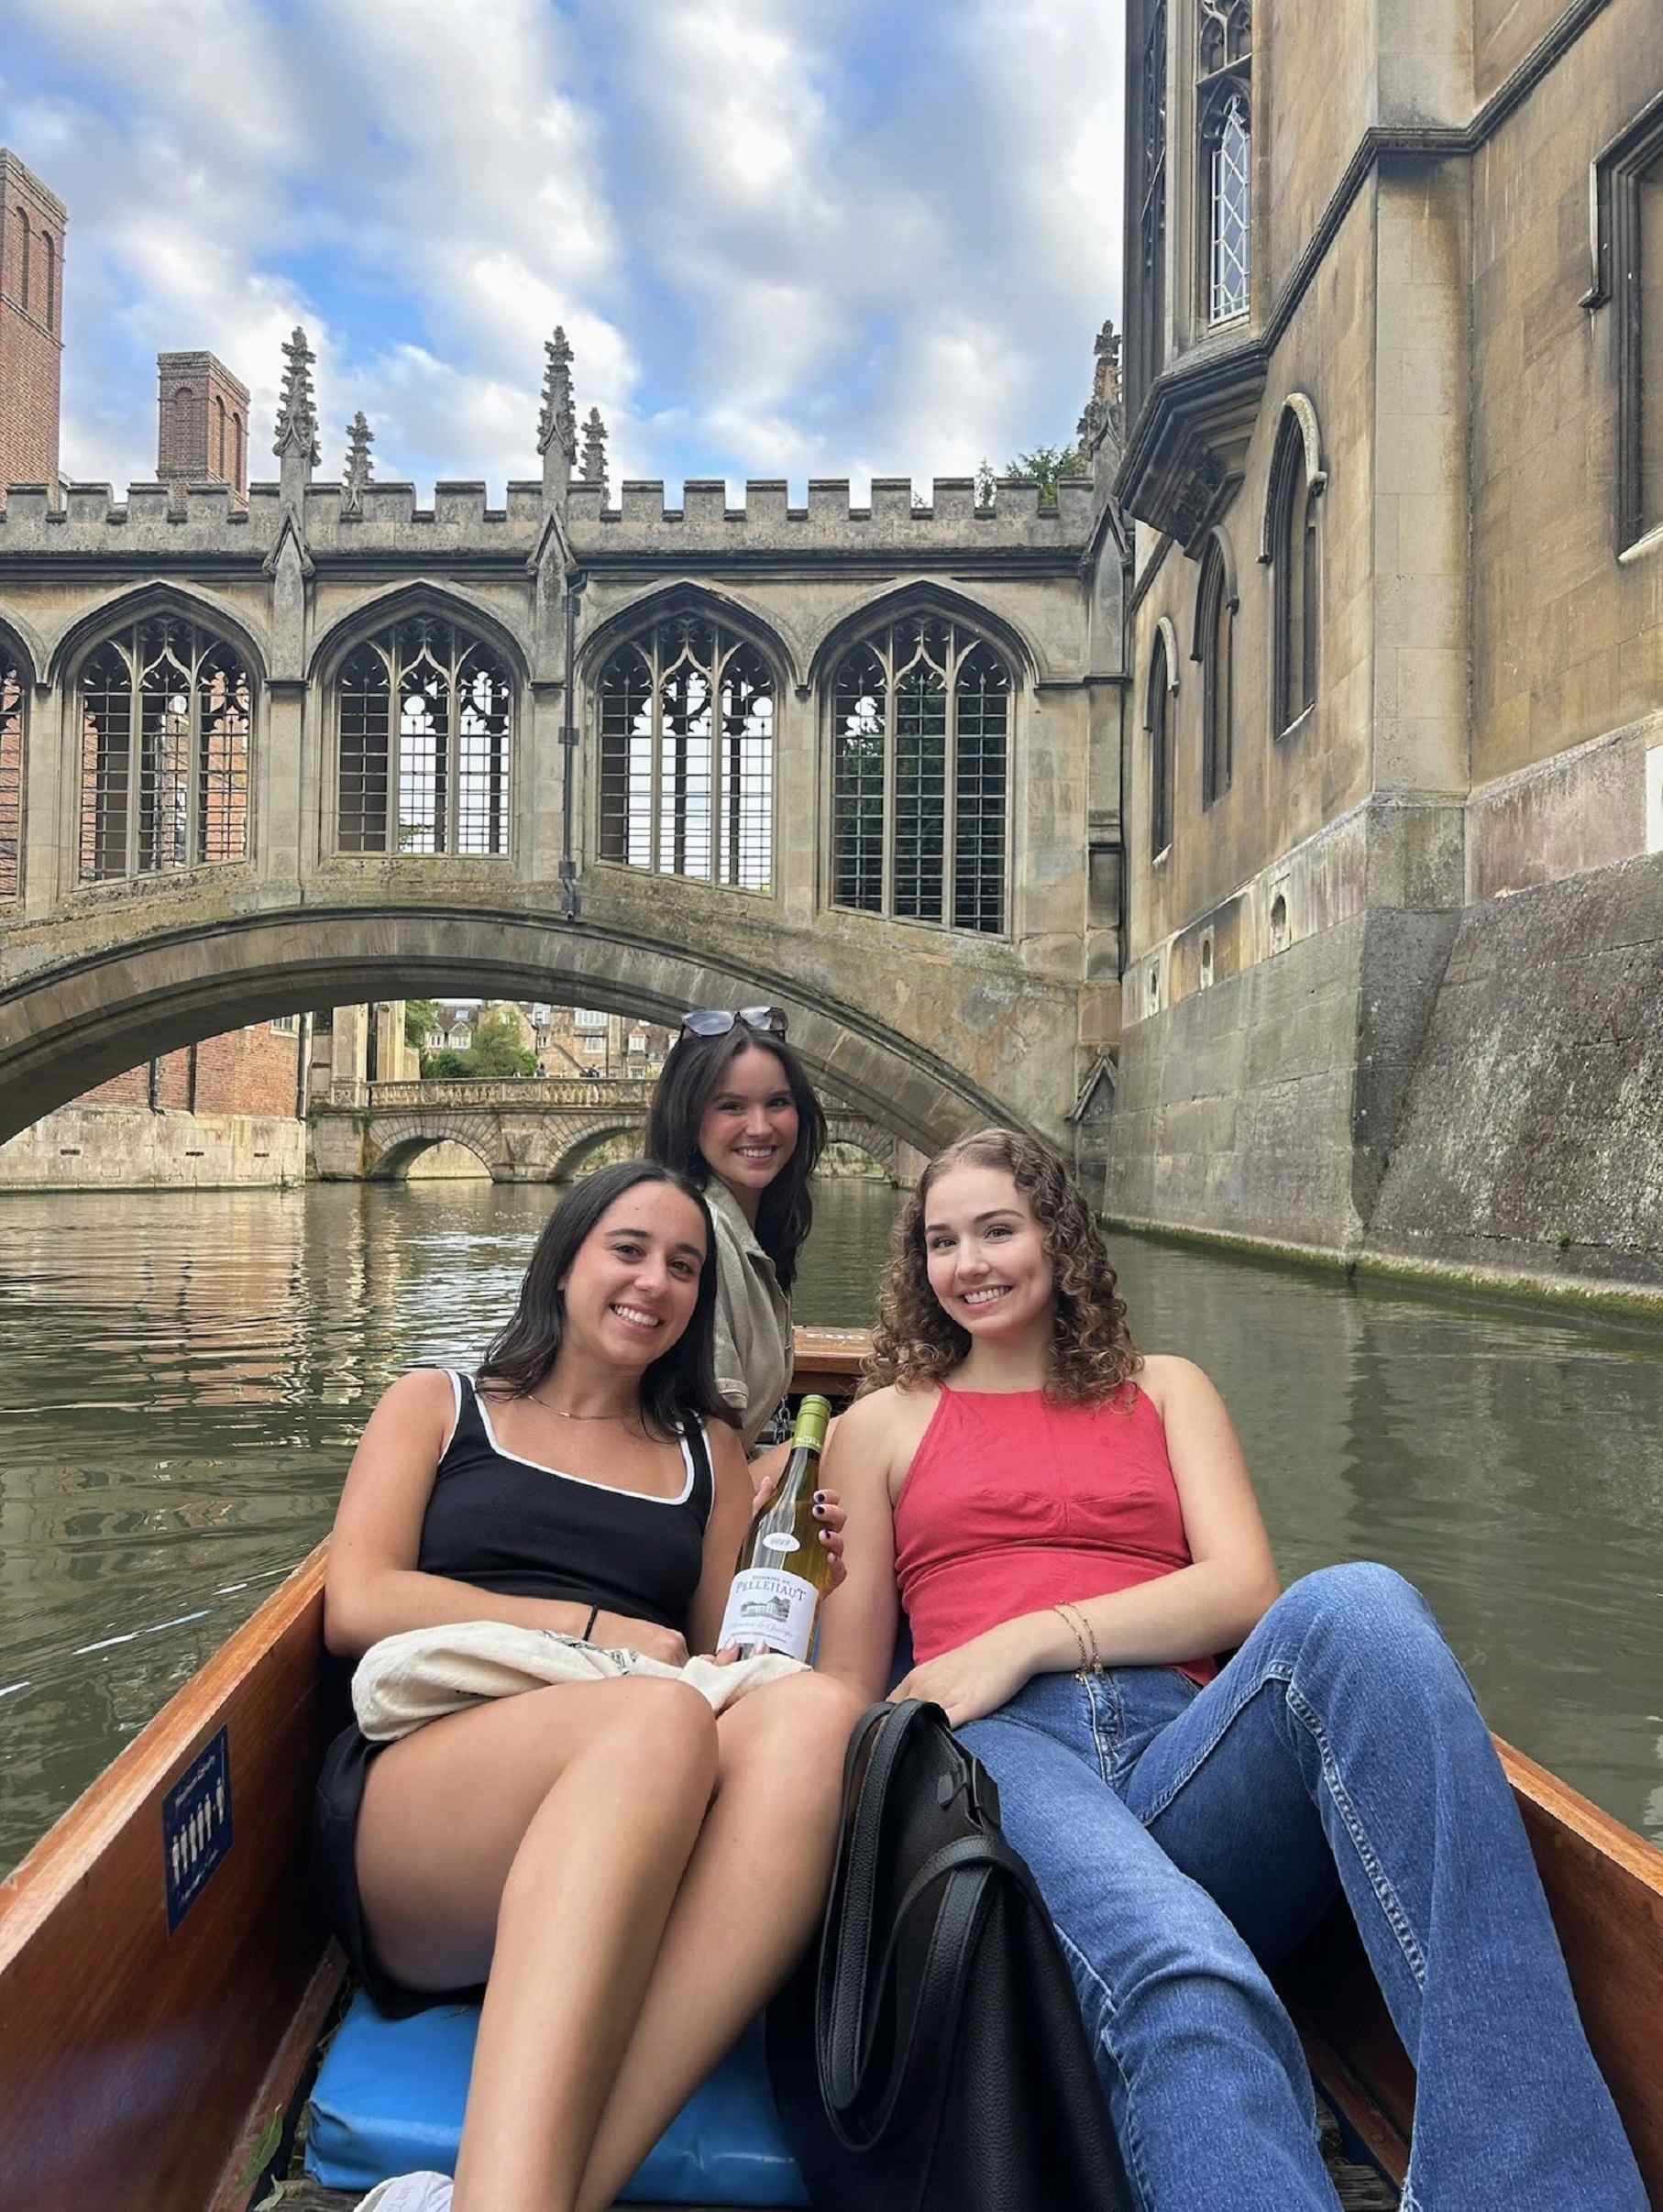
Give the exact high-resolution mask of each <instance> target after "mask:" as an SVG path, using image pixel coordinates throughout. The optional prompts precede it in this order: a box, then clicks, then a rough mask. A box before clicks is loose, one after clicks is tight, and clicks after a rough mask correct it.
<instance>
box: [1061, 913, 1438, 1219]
mask: <svg viewBox="0 0 1663 2212" xmlns="http://www.w3.org/2000/svg"><path fill="white" fill-rule="evenodd" d="M1454 929H1455V922H1454V918H1453V916H1452V915H1450V914H1448V912H1446V911H1443V910H1440V909H1438V908H1429V909H1424V910H1420V911H1414V910H1411V911H1404V910H1403V909H1401V908H1389V907H1387V908H1379V909H1375V910H1372V911H1368V910H1358V911H1354V912H1352V913H1351V914H1350V915H1349V917H1348V918H1347V919H1343V920H1340V921H1338V922H1337V923H1335V924H1334V925H1333V926H1332V927H1330V928H1327V929H1324V930H1319V931H1317V932H1316V934H1314V935H1312V936H1309V937H1306V938H1305V939H1304V940H1302V941H1298V942H1294V943H1291V944H1290V945H1289V946H1288V947H1287V949H1286V950H1285V951H1284V952H1280V953H1278V954H1277V955H1275V956H1274V957H1273V958H1270V959H1266V960H1262V961H1258V962H1255V963H1252V964H1251V965H1249V966H1246V967H1244V968H1243V969H1242V970H1241V971H1240V972H1239V973H1237V974H1226V975H1224V976H1223V977H1222V978H1221V980H1219V981H1217V982H1215V983H1214V984H1213V985H1211V986H1210V987H1209V988H1206V989H1195V990H1192V991H1191V992H1190V993H1189V994H1188V996H1184V998H1182V999H1181V1000H1180V1001H1179V1002H1178V1003H1177V1004H1176V1005H1174V1006H1173V1007H1171V1008H1170V1009H1169V1010H1168V1011H1166V1012H1164V1013H1162V1014H1159V1015H1156V1016H1153V1017H1151V1018H1147V1019H1145V1020H1143V1021H1141V1022H1140V1023H1139V1024H1138V1025H1137V1027H1136V1028H1135V1029H1132V1030H1131V1031H1130V1032H1129V1035H1128V1039H1127V1043H1126V1049H1125V1051H1124V1053H1123V1055H1122V1059H1121V1063H1120V1081H1119V1091H1118V1099H1117V1103H1116V1109H1115V1119H1114V1124H1113V1128H1112V1131H1111V1134H1110V1139H1109V1152H1108V1166H1107V1177H1106V1180H1105V1186H1104V1205H1105V1208H1106V1210H1107V1212H1108V1214H1109V1215H1110V1216H1112V1217H1113V1218H1115V1219H1117V1220H1121V1221H1129V1222H1132V1223H1139V1224H1144V1225H1152V1226H1165V1227H1180V1228H1191V1229H1195V1230H1199V1231H1209V1230H1210V1231H1213V1232H1215V1233H1218V1234H1224V1235H1229V1236H1239V1237H1250V1238H1261V1239H1264V1240H1267V1241H1270V1242H1272V1243H1276V1244H1283V1245H1290V1246H1304V1247H1309V1248H1315V1249H1321V1250H1326V1251H1350V1250H1354V1249H1356V1247H1357V1245H1358V1242H1359V1240H1360V1237H1361V1235H1362V1232H1363V1230H1364V1228H1365V1227H1366V1226H1367V1224H1368V1222H1369V1220H1370V1218H1371V1214H1372V1211H1373V1205H1374V1199H1375V1194H1376V1193H1377V1192H1378V1189H1379V1187H1380V1183H1381V1179H1382V1174H1383V1172H1384V1169H1385V1163H1386V1160H1387V1158H1388V1156H1389V1152H1390V1148H1391V1142H1392V1137H1393V1129H1394V1128H1395V1125H1396V1121H1397V1117H1398V1115H1399V1112H1400V1109H1401V1106H1402V1102H1403V1099H1404V1094H1405V1092H1406V1090H1407V1087H1408V1083H1409V1077H1410V1073H1411V1070H1412V1068H1413V1066H1414V1062H1415V1053H1416V1051H1417V1049H1418V1047H1419V1043H1420V1040H1421V1036H1422V1032H1423V1030H1424V1028H1425V1025H1426V1018H1427V1016H1428V1013H1429V1011H1430V1008H1431V1006H1432V1003H1433V999H1434V996H1435V994H1436V992H1437V985H1438V981H1439V978H1440V976H1441V974H1442V972H1443V967H1444V962H1445V960H1446V958H1447V956H1448V948H1449V942H1450V940H1451V938H1452V936H1453V934H1454Z"/></svg>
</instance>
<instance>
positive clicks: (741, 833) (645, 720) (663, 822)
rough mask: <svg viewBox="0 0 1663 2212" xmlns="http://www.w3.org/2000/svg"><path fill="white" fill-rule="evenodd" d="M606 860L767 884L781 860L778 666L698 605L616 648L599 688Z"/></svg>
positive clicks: (748, 885) (735, 883) (702, 878)
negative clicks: (777, 845)
mask: <svg viewBox="0 0 1663 2212" xmlns="http://www.w3.org/2000/svg"><path fill="white" fill-rule="evenodd" d="M777 696H778V693H777V687H776V679H775V676H774V671H773V670H772V668H771V667H770V666H769V665H768V663H767V661H766V660H765V657H764V656H763V655H762V654H761V653H760V652H759V651H758V650H757V648H756V647H755V646H754V645H753V644H750V643H749V641H748V640H746V639H744V638H742V637H739V636H737V635H736V634H735V633H733V632H732V631H731V630H728V629H727V628H725V627H724V626H723V625H722V624H721V623H720V622H714V621H712V620H710V618H709V617H707V616H705V615H702V614H698V613H681V614H673V615H668V616H666V617H665V618H664V619H662V620H661V621H659V622H655V624H654V626H653V627H652V629H651V630H649V631H646V632H645V633H643V634H642V635H641V636H639V637H634V638H631V639H629V640H628V641H627V642H626V643H624V644H621V645H619V646H617V647H615V648H614V650H613V651H612V652H611V654H610V655H608V657H607V660H606V663H605V665H604V666H603V667H602V668H601V671H600V683H599V686H598V698H599V703H600V857H601V859H602V860H613V861H621V862H622V864H624V865H625V866H626V867H632V868H644V869H647V870H648V871H649V872H650V873H652V874H654V875H684V876H688V877H690V878H691V879H693V880H694V881H695V882H699V883H713V884H721V885H723V886H727V887H728V888H730V889H732V890H739V891H767V890H769V889H770V888H771V887H772V884H773V864H774V729H775V709H776V699H777Z"/></svg>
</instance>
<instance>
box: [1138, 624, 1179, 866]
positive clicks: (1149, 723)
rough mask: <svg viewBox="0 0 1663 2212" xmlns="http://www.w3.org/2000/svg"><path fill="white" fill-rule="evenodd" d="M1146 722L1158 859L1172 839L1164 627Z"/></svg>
mask: <svg viewBox="0 0 1663 2212" xmlns="http://www.w3.org/2000/svg"><path fill="white" fill-rule="evenodd" d="M1144 726H1145V728H1146V729H1147V730H1148V732H1149V853H1150V858H1151V860H1159V859H1160V858H1161V856H1162V853H1165V852H1167V851H1169V850H1170V848H1171V846H1172V842H1173V733H1172V671H1171V668H1170V667H1169V666H1168V662H1167V655H1166V632H1165V630H1164V628H1162V629H1160V630H1157V631H1156V633H1155V644H1154V651H1153V652H1152V653H1151V655H1150V665H1149V704H1148V711H1147V718H1146V721H1145V725H1144Z"/></svg>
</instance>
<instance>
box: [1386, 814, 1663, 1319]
mask: <svg viewBox="0 0 1663 2212" xmlns="http://www.w3.org/2000/svg"><path fill="white" fill-rule="evenodd" d="M1660 1101H1663V854H1657V855H1653V856H1651V857H1648V858H1642V859H1637V860H1631V861H1629V862H1626V863H1625V864H1623V865H1621V866H1618V867H1613V868H1608V869H1604V870H1602V871H1599V872H1598V873H1592V874H1589V875H1581V876H1578V877H1575V878H1572V879H1570V880H1569V881H1566V882H1562V883H1555V884H1545V885H1542V886H1539V887H1538V888H1536V889H1535V890H1530V891H1525V892H1521V893H1519V894H1518V895H1517V896H1516V897H1508V898H1499V899H1494V900H1490V901H1487V902H1485V903H1484V904H1482V905H1480V906H1475V907H1472V908H1469V909H1468V911H1467V912H1466V913H1465V914H1464V915H1463V916H1462V918H1461V922H1460V929H1459V935H1458V936H1457V938H1456V941H1455V945H1454V949H1453V952H1451V954H1450V958H1449V964H1448V972H1447V974H1446V975H1445V978H1444V984H1443V988H1442V990H1441V991H1440V993H1439V995H1438V999H1437V1010H1436V1012H1435V1014H1434V1016H1433V1018H1432V1020H1431V1023H1430V1025H1429V1027H1428V1029H1427V1032H1426V1039H1425V1041H1424V1044H1423V1047H1422V1050H1421V1054H1420V1059H1419V1062H1418V1065H1417V1067H1416V1070H1415V1080H1414V1083H1413V1084H1412V1086H1411V1089H1410V1094H1409V1100H1408V1105H1407V1109H1406V1111H1405V1112H1404V1116H1403V1117H1402V1123H1401V1127H1400V1129H1399V1132H1398V1136H1397V1141H1396V1143H1395V1145H1394V1147H1393V1152H1392V1158H1391V1165H1390V1168H1389V1171H1388V1172H1387V1174H1386V1178H1385V1183H1384V1187H1383V1189H1382V1192H1381V1194H1380V1201H1379V1205H1378V1206H1377V1207H1376V1208H1375V1209H1374V1211H1373V1214H1372V1218H1371V1220H1370V1222H1369V1226H1368V1243H1369V1247H1370V1249H1371V1250H1375V1251H1379V1252H1382V1253H1388V1254H1397V1255H1403V1256H1407V1257H1413V1258H1417V1259H1433V1260H1440V1261H1445V1262H1450V1261H1454V1262H1457V1263H1465V1264H1467V1265H1470V1266H1472V1267H1475V1268H1482V1269H1491V1268H1503V1269H1518V1270H1523V1271H1529V1272H1532V1273H1538V1274H1542V1275H1546V1276H1553V1275H1558V1274H1563V1275H1570V1276H1579V1277H1594V1278H1600V1277H1604V1278H1608V1279H1611V1280H1614V1281H1618V1282H1634V1283H1643V1284H1646V1285H1648V1286H1651V1287H1654V1288H1663V1107H1660V1103H1659V1102H1660Z"/></svg>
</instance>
